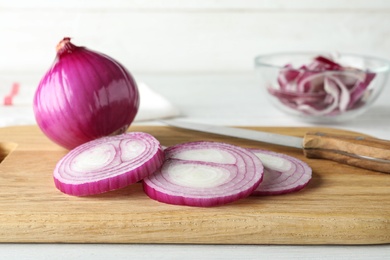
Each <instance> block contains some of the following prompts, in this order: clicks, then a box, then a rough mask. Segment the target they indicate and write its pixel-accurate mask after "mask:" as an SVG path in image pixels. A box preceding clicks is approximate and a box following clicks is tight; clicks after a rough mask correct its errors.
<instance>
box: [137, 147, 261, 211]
mask: <svg viewBox="0 0 390 260" xmlns="http://www.w3.org/2000/svg"><path fill="white" fill-rule="evenodd" d="M165 158H166V160H165V162H164V164H163V166H162V167H161V169H159V170H158V171H157V172H155V173H154V174H152V175H150V176H148V177H146V178H145V179H144V181H143V187H144V191H145V193H146V194H147V195H148V196H149V197H150V198H152V199H154V200H157V201H160V202H164V203H168V204H174V205H187V206H197V207H210V206H217V205H222V204H225V203H229V202H233V201H236V200H238V199H241V198H245V197H247V196H249V195H250V194H251V193H252V192H253V191H254V190H255V189H256V187H258V185H259V183H260V182H261V180H262V178H263V170H264V167H263V164H262V163H261V161H260V159H259V158H258V157H257V156H256V155H255V154H253V153H252V152H250V151H249V150H247V149H244V148H241V147H238V146H234V145H231V144H226V143H219V142H206V141H203V142H202V141H200V142H189V143H182V144H178V145H175V146H171V147H168V148H167V149H166V150H165Z"/></svg>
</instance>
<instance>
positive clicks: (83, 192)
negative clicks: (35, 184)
mask: <svg viewBox="0 0 390 260" xmlns="http://www.w3.org/2000/svg"><path fill="white" fill-rule="evenodd" d="M163 160H164V151H163V149H162V148H161V145H160V143H159V142H158V140H157V139H155V138H154V137H153V136H151V135H149V134H147V133H142V132H132V133H124V134H121V135H116V136H108V137H102V138H99V139H95V140H93V141H90V142H87V143H84V144H82V145H80V146H78V147H76V148H74V149H73V150H71V151H70V152H69V153H68V154H66V155H65V156H64V157H63V158H62V159H61V160H60V161H59V162H58V163H57V165H56V167H55V169H54V174H53V177H54V183H55V186H56V187H57V188H58V189H59V190H60V191H62V192H63V193H66V194H69V195H75V196H87V195H94V194H99V193H104V192H107V191H111V190H116V189H120V188H123V187H126V186H128V185H130V184H132V183H135V182H138V181H140V180H142V179H143V178H145V177H146V176H148V175H149V174H151V173H153V172H154V171H156V170H157V169H158V168H159V167H160V166H161V165H162V163H163Z"/></svg>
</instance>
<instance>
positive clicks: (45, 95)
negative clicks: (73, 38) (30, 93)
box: [33, 38, 139, 149]
mask: <svg viewBox="0 0 390 260" xmlns="http://www.w3.org/2000/svg"><path fill="white" fill-rule="evenodd" d="M138 108H139V92H138V88H137V85H136V82H135V80H134V78H133V77H132V75H131V74H130V72H129V71H128V70H127V69H126V68H125V67H124V66H123V65H121V64H120V63H119V62H117V61H116V60H114V59H112V58H111V57H109V56H107V55H105V54H102V53H98V52H95V51H92V50H89V49H87V48H85V47H79V46H75V45H74V44H72V43H71V42H70V38H64V39H63V40H62V41H60V43H59V44H58V45H57V57H56V59H55V61H54V64H53V65H52V67H51V68H50V69H49V71H48V72H47V73H46V74H45V75H44V76H43V78H42V80H41V81H40V83H39V85H38V88H37V90H36V93H35V96H34V104H33V109H34V114H35V118H36V121H37V124H38V126H39V127H40V128H41V130H42V131H43V133H44V134H45V135H46V136H47V137H49V138H50V139H51V140H52V141H54V142H55V143H57V144H59V145H61V146H63V147H65V148H67V149H72V148H74V147H76V146H79V145H81V144H83V143H85V142H87V141H91V140H94V139H97V138H100V137H103V136H109V135H115V134H121V133H124V132H125V131H126V130H127V128H128V127H129V126H130V124H131V123H132V121H133V120H134V118H135V116H136V114H137V112H138Z"/></svg>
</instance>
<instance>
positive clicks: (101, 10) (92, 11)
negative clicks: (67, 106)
mask: <svg viewBox="0 0 390 260" xmlns="http://www.w3.org/2000/svg"><path fill="white" fill-rule="evenodd" d="M0 35H1V41H0V71H4V70H5V71H9V70H13V71H15V70H16V71H21V70H24V71H30V70H36V71H39V72H43V71H45V70H46V69H47V68H48V66H49V65H50V64H51V62H52V60H53V59H54V56H55V46H56V44H57V43H58V42H59V40H60V39H62V38H63V37H64V36H70V37H73V42H74V43H75V44H76V45H84V46H87V47H89V48H91V49H95V50H99V51H101V52H104V53H106V54H108V55H111V56H113V57H114V58H117V59H119V60H120V61H121V62H122V63H124V65H125V66H127V67H128V69H130V70H131V71H133V72H135V73H138V72H174V73H177V72H186V73H192V72H210V71H213V72H215V71H216V72H227V73H229V72H232V71H233V72H236V71H250V70H252V69H253V58H254V56H255V55H258V54H264V53H270V52H278V51H289V50H292V51H297V50H314V51H316V50H321V51H332V52H333V51H337V52H352V53H360V54H366V55H374V56H379V57H382V58H387V59H390V1H387V0H353V1H350V0H324V1H312V0H292V1H283V0H257V1H256V0H198V1H195V0H192V1H190V0H149V1H141V0H128V1H125V0H110V1H107V0H68V1H49V0H35V1H27V0H24V1H23V0H12V1H10V0H1V1H0Z"/></svg>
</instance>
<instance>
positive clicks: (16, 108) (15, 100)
mask: <svg viewBox="0 0 390 260" xmlns="http://www.w3.org/2000/svg"><path fill="white" fill-rule="evenodd" d="M137 85H138V89H139V92H140V107H139V110H138V113H137V116H136V118H135V120H134V122H141V121H148V120H156V119H161V118H168V117H175V116H178V115H179V114H180V112H179V110H178V109H177V108H176V107H175V106H174V105H173V104H172V103H171V102H170V101H168V100H167V99H166V98H165V97H163V96H162V95H161V94H159V93H157V92H156V91H154V90H152V89H151V88H150V87H149V86H148V85H147V84H145V83H144V82H138V83H137ZM35 90H36V86H33V85H32V84H31V83H30V84H29V83H28V82H23V81H21V82H19V81H14V82H12V81H8V82H3V83H1V85H0V98H1V100H0V127H3V126H9V125H29V124H35V123H36V122H35V118H34V113H33V109H32V103H33V97H34V93H35Z"/></svg>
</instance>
